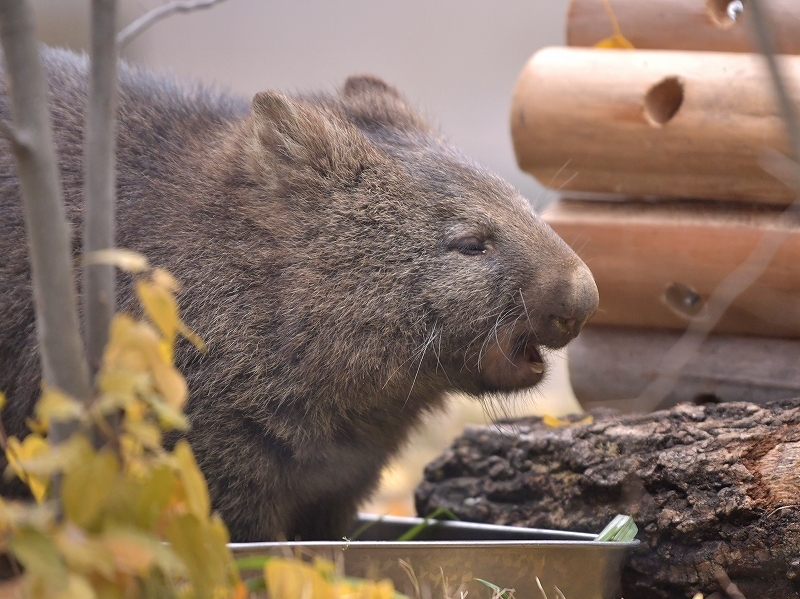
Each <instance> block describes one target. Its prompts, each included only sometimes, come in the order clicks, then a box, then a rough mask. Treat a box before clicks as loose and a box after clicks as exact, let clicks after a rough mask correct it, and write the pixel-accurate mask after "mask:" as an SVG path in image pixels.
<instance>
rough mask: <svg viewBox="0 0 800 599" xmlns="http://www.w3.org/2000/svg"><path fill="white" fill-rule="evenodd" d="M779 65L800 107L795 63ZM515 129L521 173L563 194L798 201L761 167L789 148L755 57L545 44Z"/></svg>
mask: <svg viewBox="0 0 800 599" xmlns="http://www.w3.org/2000/svg"><path fill="white" fill-rule="evenodd" d="M643 4H646V3H643ZM798 6H800V2H798ZM782 58H783V60H782V64H783V66H784V73H785V75H786V77H787V79H788V80H789V81H788V83H789V87H790V89H791V90H793V93H794V99H795V101H796V102H797V105H798V106H799V107H800V56H786V57H782ZM511 133H512V138H513V142H514V150H515V152H516V156H517V161H518V163H519V166H520V167H521V168H522V169H523V170H525V171H527V172H529V173H531V174H532V175H533V176H534V177H536V178H537V179H538V180H539V182H541V183H542V184H543V185H545V186H549V187H552V188H555V189H561V190H562V191H563V192H568V193H569V195H571V196H576V195H578V194H579V193H591V194H598V193H599V194H604V195H605V196H606V197H617V198H694V199H708V200H726V201H736V202H761V203H766V204H775V205H788V204H790V203H791V202H792V201H793V200H794V196H795V194H794V192H793V191H792V190H791V189H790V188H788V187H787V186H785V185H784V184H783V183H781V182H780V181H778V180H777V179H775V178H773V177H772V176H770V175H768V174H767V173H765V172H764V170H763V169H762V168H761V166H760V164H759V160H760V156H761V153H762V152H763V150H764V149H765V148H773V149H775V150H778V151H780V152H783V153H788V141H787V139H786V136H785V132H784V128H783V122H782V119H781V116H780V112H779V109H778V107H777V103H776V102H775V100H774V96H773V92H772V87H771V82H770V79H769V77H768V74H767V72H766V69H765V68H764V64H763V59H762V58H761V57H760V56H759V55H756V54H734V53H722V52H676V51H657V50H653V51H643V50H597V49H585V48H546V49H544V50H541V51H540V52H538V53H537V54H535V55H534V56H533V58H531V60H530V61H529V62H528V63H527V65H526V66H525V67H524V69H523V71H522V73H521V74H520V76H519V79H518V81H517V85H516V89H515V90H514V95H513V100H512V109H511Z"/></svg>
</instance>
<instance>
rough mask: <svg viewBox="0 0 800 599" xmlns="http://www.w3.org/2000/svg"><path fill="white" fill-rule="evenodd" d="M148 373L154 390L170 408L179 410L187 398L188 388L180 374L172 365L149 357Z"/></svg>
mask: <svg viewBox="0 0 800 599" xmlns="http://www.w3.org/2000/svg"><path fill="white" fill-rule="evenodd" d="M150 372H151V373H152V375H153V380H154V382H155V386H156V389H158V391H159V392H160V393H161V395H162V396H163V397H164V400H165V401H166V402H167V404H169V405H170V406H171V407H173V408H175V409H177V410H180V409H182V408H183V405H184V404H185V403H186V398H187V397H189V387H188V386H187V385H186V380H185V379H184V378H183V376H182V375H181V373H180V372H178V370H177V369H176V368H175V367H174V366H173V365H172V364H168V363H164V362H162V361H160V360H158V359H156V358H153V357H152V356H151V360H150Z"/></svg>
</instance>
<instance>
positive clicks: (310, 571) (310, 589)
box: [264, 557, 334, 599]
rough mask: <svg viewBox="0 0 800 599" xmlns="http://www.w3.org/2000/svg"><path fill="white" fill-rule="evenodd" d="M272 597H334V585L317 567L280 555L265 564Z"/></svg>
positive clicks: (268, 587) (267, 583)
mask: <svg viewBox="0 0 800 599" xmlns="http://www.w3.org/2000/svg"><path fill="white" fill-rule="evenodd" d="M264 582H265V583H266V586H267V594H268V595H269V597H270V599H308V598H310V597H313V599H334V587H333V585H332V584H331V583H330V582H329V581H327V580H326V579H325V578H324V577H323V576H322V574H320V573H319V572H318V571H317V570H316V569H315V568H313V567H312V566H309V565H308V564H305V563H303V562H302V561H301V560H297V559H284V558H280V557H276V558H272V559H269V560H267V562H266V563H265V564H264Z"/></svg>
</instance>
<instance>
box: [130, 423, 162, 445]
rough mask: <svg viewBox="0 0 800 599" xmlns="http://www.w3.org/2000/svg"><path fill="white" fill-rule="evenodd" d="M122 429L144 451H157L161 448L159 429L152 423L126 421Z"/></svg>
mask: <svg viewBox="0 0 800 599" xmlns="http://www.w3.org/2000/svg"><path fill="white" fill-rule="evenodd" d="M123 428H124V429H125V432H127V433H128V434H129V435H130V436H131V437H133V438H134V439H136V440H137V441H139V443H141V444H142V447H144V448H145V449H150V450H158V449H159V448H160V447H161V429H160V428H159V427H158V426H157V425H155V424H153V423H152V422H148V421H147V420H127V419H126V420H125V421H124V422H123Z"/></svg>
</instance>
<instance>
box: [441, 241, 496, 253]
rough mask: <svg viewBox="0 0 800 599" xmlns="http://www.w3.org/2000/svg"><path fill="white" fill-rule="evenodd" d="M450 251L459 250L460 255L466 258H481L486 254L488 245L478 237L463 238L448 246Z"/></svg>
mask: <svg viewBox="0 0 800 599" xmlns="http://www.w3.org/2000/svg"><path fill="white" fill-rule="evenodd" d="M447 249H448V250H458V252H459V253H461V254H464V255H465V256H479V255H481V254H485V253H486V250H487V249H488V246H487V243H486V242H485V241H483V240H481V239H478V238H477V237H462V238H461V239H454V240H453V241H451V242H450V243H449V244H447Z"/></svg>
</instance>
